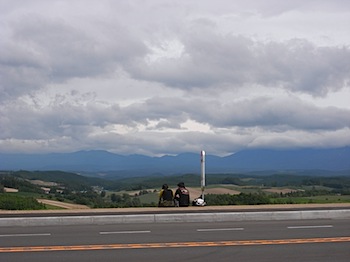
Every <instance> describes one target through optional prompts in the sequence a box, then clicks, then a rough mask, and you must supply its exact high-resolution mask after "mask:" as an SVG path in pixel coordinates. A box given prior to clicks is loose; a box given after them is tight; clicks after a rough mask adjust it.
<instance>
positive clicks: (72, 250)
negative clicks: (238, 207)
mask: <svg viewBox="0 0 350 262" xmlns="http://www.w3.org/2000/svg"><path fill="white" fill-rule="evenodd" d="M349 257H350V223H349V220H348V219H335V220H328V219H321V220H320V219H317V220H312V219H309V220H287V221H240V222H220V223H219V222H216V223H176V224H170V223H151V224H146V223H144V224H142V223H137V224H114V225H75V226H50V227H48V226H32V227H1V228H0V261H11V262H12V261H13V262H17V261H23V260H25V261H36V262H42V261H50V262H55V261H65V262H69V261H84V262H88V261H101V262H102V261H103V262H108V261H129V262H133V261H154V260H162V261H177V262H178V261H201V262H203V261H215V262H218V261H245V262H247V261H269V262H274V261H276V262H277V261H278V262H280V261H317V262H323V261H337V262H342V261H344V262H345V261H346V262H348V261H349Z"/></svg>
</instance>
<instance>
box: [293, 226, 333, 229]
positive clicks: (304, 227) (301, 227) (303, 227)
mask: <svg viewBox="0 0 350 262" xmlns="http://www.w3.org/2000/svg"><path fill="white" fill-rule="evenodd" d="M330 227H333V225H321V226H290V227H287V228H288V229H308V228H330Z"/></svg>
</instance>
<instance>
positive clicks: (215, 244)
mask: <svg viewBox="0 0 350 262" xmlns="http://www.w3.org/2000/svg"><path fill="white" fill-rule="evenodd" d="M339 242H350V237H328V238H300V239H278V240H277V239H274V240H268V239H266V240H232V241H208V242H173V243H172V242H170V243H144V244H142V243H139V244H102V245H75V246H28V247H1V248H0V253H12V252H47V251H86V250H108V249H140V248H173V247H180V248H185V247H219V246H252V245H288V244H312V243H339Z"/></svg>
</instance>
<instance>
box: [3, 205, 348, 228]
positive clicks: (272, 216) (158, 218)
mask: <svg viewBox="0 0 350 262" xmlns="http://www.w3.org/2000/svg"><path fill="white" fill-rule="evenodd" d="M298 219H350V209H338V210H299V211H264V212H213V213H200V212H199V213H168V214H137V215H101V216H96V215H92V216H55V217H14V218H0V227H9V226H16V227H17V226H57V225H108V224H127V223H181V222H229V221H232V222H233V221H259V220H298Z"/></svg>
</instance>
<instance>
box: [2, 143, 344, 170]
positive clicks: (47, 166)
mask: <svg viewBox="0 0 350 262" xmlns="http://www.w3.org/2000/svg"><path fill="white" fill-rule="evenodd" d="M199 167H200V155H199V153H198V154H195V153H181V154H178V155H176V156H170V155H166V156H162V157H150V156H145V155H136V154H134V155H120V154H114V153H111V152H108V151H103V150H89V151H77V152H72V153H48V154H5V153H1V154H0V170H62V171H72V172H102V171H119V172H122V171H125V172H129V173H130V172H142V173H144V174H154V173H163V174H177V173H184V172H185V173H192V172H194V173H198V172H199V170H200V168H199ZM308 169H310V170H311V169H313V170H315V169H319V170H330V171H339V170H350V147H342V148H334V149H294V150H274V149H249V150H242V151H239V152H237V153H235V154H232V155H229V156H225V157H219V156H215V155H210V154H207V155H206V171H207V172H235V171H239V170H246V171H257V170H308Z"/></svg>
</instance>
